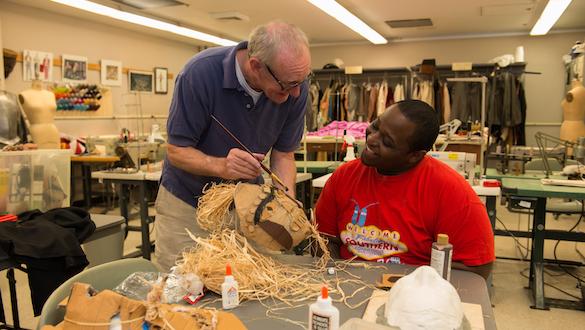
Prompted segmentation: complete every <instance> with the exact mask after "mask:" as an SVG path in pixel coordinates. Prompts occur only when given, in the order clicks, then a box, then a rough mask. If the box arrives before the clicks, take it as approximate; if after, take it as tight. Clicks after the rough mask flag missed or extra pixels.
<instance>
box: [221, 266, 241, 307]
mask: <svg viewBox="0 0 585 330" xmlns="http://www.w3.org/2000/svg"><path fill="white" fill-rule="evenodd" d="M239 304H240V296H239V293H238V282H236V280H235V279H234V277H233V276H232V267H231V266H230V264H227V265H226V266H225V279H224V281H223V283H222V284H221V307H222V308H223V309H232V308H234V307H237V306H238V305H239Z"/></svg>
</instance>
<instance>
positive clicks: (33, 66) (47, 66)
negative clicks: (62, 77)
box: [22, 50, 53, 81]
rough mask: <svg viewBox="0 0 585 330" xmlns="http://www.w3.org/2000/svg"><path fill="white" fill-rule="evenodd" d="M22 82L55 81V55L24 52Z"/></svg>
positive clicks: (31, 51)
mask: <svg viewBox="0 0 585 330" xmlns="http://www.w3.org/2000/svg"><path fill="white" fill-rule="evenodd" d="M22 80H24V81H31V80H40V81H52V80H53V53H46V52H39V51H36V50H24V51H23V52H22Z"/></svg>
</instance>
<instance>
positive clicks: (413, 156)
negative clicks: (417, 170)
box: [408, 150, 427, 164]
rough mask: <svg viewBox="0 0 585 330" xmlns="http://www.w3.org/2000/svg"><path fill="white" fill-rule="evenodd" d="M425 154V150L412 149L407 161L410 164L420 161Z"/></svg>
mask: <svg viewBox="0 0 585 330" xmlns="http://www.w3.org/2000/svg"><path fill="white" fill-rule="evenodd" d="M426 154H427V151H426V150H418V151H413V152H411V153H410V158H409V159H408V162H409V163H410V164H416V163H418V162H420V161H421V160H422V159H423V157H424V156H425V155H426Z"/></svg>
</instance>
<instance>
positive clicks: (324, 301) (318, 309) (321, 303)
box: [309, 286, 339, 330]
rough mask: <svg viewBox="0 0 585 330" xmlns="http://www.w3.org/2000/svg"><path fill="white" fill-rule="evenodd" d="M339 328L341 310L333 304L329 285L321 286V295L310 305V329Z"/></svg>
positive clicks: (334, 329) (330, 329) (336, 329)
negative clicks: (328, 288)
mask: <svg viewBox="0 0 585 330" xmlns="http://www.w3.org/2000/svg"><path fill="white" fill-rule="evenodd" d="M321 329H327V330H338V329H339V310H338V309H337V308H336V307H335V306H333V303H332V302H331V297H329V292H328V291H327V287H326V286H323V287H322V288H321V296H320V297H318V298H317V302H315V303H313V304H311V306H310V307H309V330H321Z"/></svg>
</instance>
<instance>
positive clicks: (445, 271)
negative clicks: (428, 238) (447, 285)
mask: <svg viewBox="0 0 585 330" xmlns="http://www.w3.org/2000/svg"><path fill="white" fill-rule="evenodd" d="M452 257H453V245H451V244H449V236H447V235H446V234H439V235H437V241H436V242H434V243H433V248H432V250H431V267H433V268H434V269H435V270H436V271H437V272H438V273H439V275H441V277H443V278H444V279H446V280H447V281H449V280H450V279H451V258H452Z"/></svg>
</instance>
